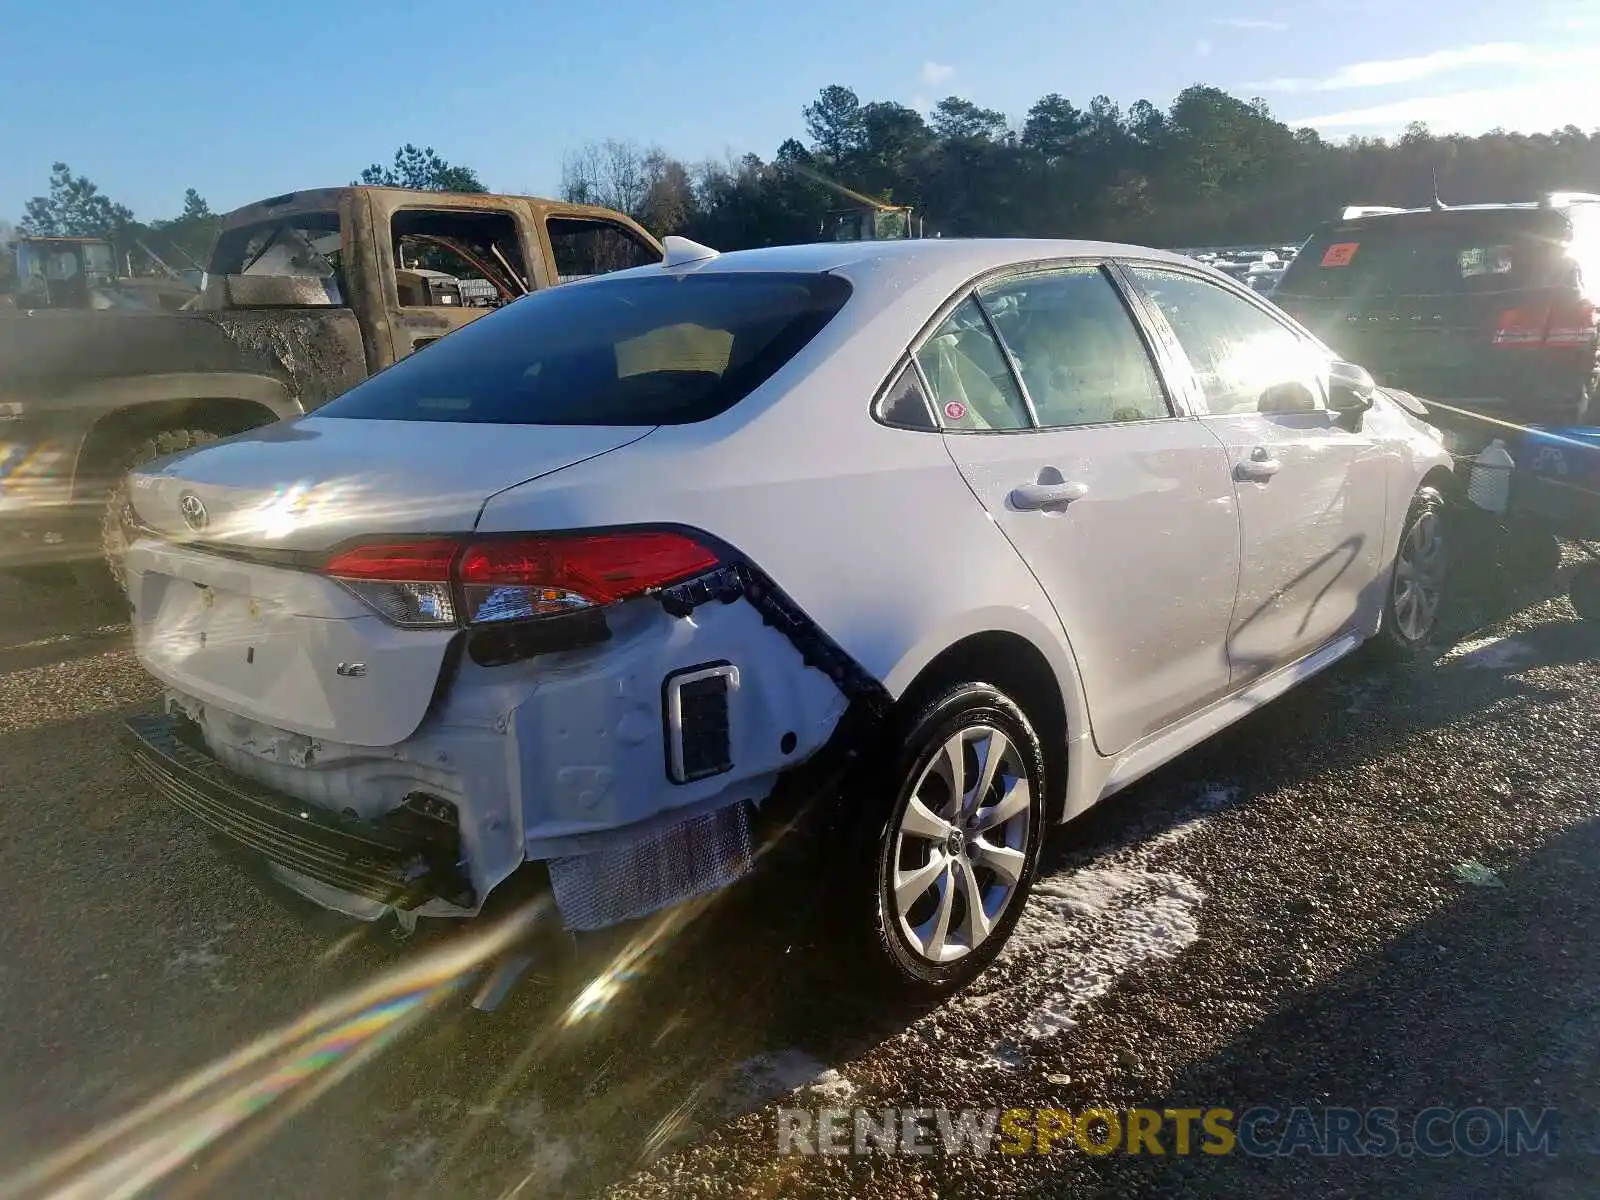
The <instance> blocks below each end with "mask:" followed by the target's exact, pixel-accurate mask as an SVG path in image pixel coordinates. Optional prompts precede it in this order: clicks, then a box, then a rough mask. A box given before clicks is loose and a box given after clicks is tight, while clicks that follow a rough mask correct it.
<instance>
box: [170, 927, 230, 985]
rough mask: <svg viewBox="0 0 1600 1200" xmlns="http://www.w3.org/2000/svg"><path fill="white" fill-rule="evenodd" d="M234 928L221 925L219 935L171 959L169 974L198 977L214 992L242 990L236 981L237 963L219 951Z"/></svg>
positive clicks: (217, 932) (179, 952) (213, 935)
mask: <svg viewBox="0 0 1600 1200" xmlns="http://www.w3.org/2000/svg"><path fill="white" fill-rule="evenodd" d="M232 929H233V925H232V924H231V923H230V922H224V923H222V924H221V925H219V926H217V931H216V933H214V934H212V935H211V936H210V937H208V938H203V939H202V940H201V941H199V942H197V943H195V945H194V946H192V947H190V948H189V949H187V950H179V951H178V952H177V953H176V954H174V955H173V956H172V957H171V958H169V959H168V960H167V974H168V975H169V976H181V975H198V976H200V978H201V979H203V980H204V981H205V983H206V986H207V987H209V988H210V989H211V990H212V991H214V992H221V993H224V994H226V993H228V992H235V991H238V990H239V984H238V983H237V982H236V981H235V980H234V979H232V978H230V977H231V976H232V974H233V971H232V967H233V960H232V959H231V958H229V957H228V956H227V955H226V954H219V953H218V952H217V949H216V947H217V944H218V943H219V942H221V941H222V940H223V938H224V936H225V935H227V934H228V933H230V932H231V931H232Z"/></svg>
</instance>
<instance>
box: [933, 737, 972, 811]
mask: <svg viewBox="0 0 1600 1200" xmlns="http://www.w3.org/2000/svg"><path fill="white" fill-rule="evenodd" d="M966 753H967V741H966V738H965V737H963V736H962V735H961V734H959V733H958V734H956V735H955V736H954V737H953V738H951V739H950V740H949V741H947V742H945V744H944V745H943V746H941V747H940V748H939V756H938V757H937V758H935V759H934V760H933V770H934V771H935V772H936V773H937V774H939V775H940V776H942V777H943V778H944V780H945V782H946V783H948V784H949V785H950V799H949V800H948V801H946V803H945V806H944V808H943V809H942V810H941V811H940V814H939V815H940V816H942V817H946V818H954V817H956V816H959V815H960V813H961V801H962V798H963V797H964V796H965V795H966V794H967V789H966V786H965V785H966V778H967V760H966Z"/></svg>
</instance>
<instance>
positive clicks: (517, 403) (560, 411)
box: [317, 272, 850, 425]
mask: <svg viewBox="0 0 1600 1200" xmlns="http://www.w3.org/2000/svg"><path fill="white" fill-rule="evenodd" d="M849 295H850V285H849V284H848V283H847V282H845V280H843V279H842V278H840V277H839V276H836V275H819V274H809V273H798V272H782V273H779V272H771V273H755V272H749V273H745V272H739V273H732V272H729V273H706V274H701V275H690V276H687V277H673V276H669V275H663V274H654V275H644V276H628V277H623V278H618V279H599V280H595V281H594V282H593V283H587V284H584V285H583V286H581V287H555V288H545V289H542V290H540V291H537V292H535V293H534V294H533V295H531V296H526V297H524V298H523V299H521V300H518V301H517V302H516V303H515V304H509V305H507V306H506V307H505V308H503V309H501V310H499V311H498V312H492V313H489V314H488V315H486V316H484V317H482V318H480V319H479V320H476V321H473V322H472V323H471V324H469V325H467V326H465V327H463V328H461V329H458V330H456V331H455V332H454V333H451V334H450V335H449V336H448V337H443V338H440V339H439V340H438V341H437V342H435V343H433V344H432V345H430V346H428V352H427V353H426V354H414V355H411V356H409V357H407V358H403V359H401V360H400V361H399V362H398V363H396V364H395V365H394V366H392V367H390V368H388V369H387V370H385V371H381V372H379V373H378V374H377V375H374V376H373V377H372V378H371V379H369V380H367V381H366V382H365V383H362V384H359V385H357V386H356V387H355V388H353V389H351V390H350V391H348V392H346V393H345V394H344V395H343V396H341V397H339V398H338V399H337V400H335V401H333V402H332V403H331V404H326V405H323V406H322V407H321V408H319V409H318V410H317V415H318V416H319V417H354V418H365V419H369V420H378V421H462V422H481V423H488V424H502V425H682V424H688V423H690V422H693V421H703V420H706V419H708V418H710V417H713V416H715V415H716V414H717V413H719V412H722V411H724V410H725V409H727V408H730V407H731V406H733V405H734V404H737V403H738V402H739V401H740V400H742V399H743V398H744V397H745V396H748V395H749V394H750V393H751V392H753V391H755V389H756V388H758V387H760V386H761V384H763V383H764V382H766V380H767V379H768V378H770V377H771V376H772V375H773V374H774V373H775V372H776V371H777V370H778V369H779V368H780V367H782V366H783V365H784V364H785V363H787V362H788V361H789V360H790V359H791V358H793V357H794V356H795V355H796V354H797V353H799V352H800V350H801V349H802V348H803V347H804V346H805V345H806V343H807V342H809V341H810V340H811V339H812V338H813V337H815V336H816V335H817V334H818V333H819V332H820V331H821V330H822V328H823V327H824V326H825V325H827V323H828V322H829V321H831V320H832V319H833V317H834V316H835V314H837V313H838V312H839V310H840V309H841V308H842V307H843V306H844V304H845V301H846V300H847V299H848V298H849Z"/></svg>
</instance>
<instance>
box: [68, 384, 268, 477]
mask: <svg viewBox="0 0 1600 1200" xmlns="http://www.w3.org/2000/svg"><path fill="white" fill-rule="evenodd" d="M279 416H280V414H278V413H277V412H275V411H273V409H271V408H269V407H268V406H267V405H265V404H263V403H261V402H260V401H257V400H243V399H236V398H230V397H206V398H200V399H184V400H165V401H146V402H142V403H135V404H128V405H124V406H123V407H121V408H116V409H113V410H111V411H110V412H108V413H106V414H105V415H104V416H102V417H100V418H99V419H98V420H96V421H95V423H94V424H93V425H92V426H90V428H89V431H88V433H87V434H85V436H84V438H83V441H82V442H81V443H80V444H79V447H78V456H77V464H76V469H75V470H74V472H73V491H74V493H75V494H76V495H78V496H84V495H86V494H88V493H89V492H90V491H92V490H93V489H96V488H98V487H100V486H103V485H104V484H105V483H106V482H107V481H106V479H105V478H104V476H103V473H104V472H105V471H106V470H112V471H115V470H117V469H118V468H119V467H120V466H121V465H122V461H123V455H124V454H125V452H126V451H127V449H128V448H129V447H131V446H133V445H137V444H139V443H141V442H144V441H147V440H148V439H150V438H152V437H155V436H156V435H158V434H160V433H163V432H165V431H168V430H180V429H191V430H200V431H203V432H206V433H211V434H215V435H216V436H217V437H229V436H232V435H233V434H236V433H243V432H244V431H245V430H247V429H254V428H256V427H257V426H261V425H268V424H271V423H272V422H273V421H276V420H278V419H279Z"/></svg>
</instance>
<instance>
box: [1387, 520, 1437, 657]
mask: <svg viewBox="0 0 1600 1200" xmlns="http://www.w3.org/2000/svg"><path fill="white" fill-rule="evenodd" d="M1444 573H1445V544H1444V522H1443V520H1442V519H1441V518H1440V515H1439V514H1438V513H1437V512H1424V513H1422V514H1421V515H1420V516H1418V518H1417V519H1416V521H1414V522H1413V523H1412V525H1411V528H1410V529H1409V530H1407V532H1406V537H1405V541H1404V542H1403V543H1401V546H1400V554H1399V557H1398V558H1397V559H1396V560H1395V568H1394V598H1393V609H1394V619H1395V624H1396V625H1397V626H1398V628H1399V630H1400V633H1401V635H1402V636H1403V637H1405V639H1406V640H1407V641H1410V642H1420V641H1422V640H1423V639H1424V638H1426V637H1427V636H1428V635H1429V634H1430V633H1431V632H1432V631H1433V626H1434V623H1435V622H1436V621H1437V620H1438V617H1439V609H1440V607H1441V605H1442V604H1443V602H1444Z"/></svg>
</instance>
